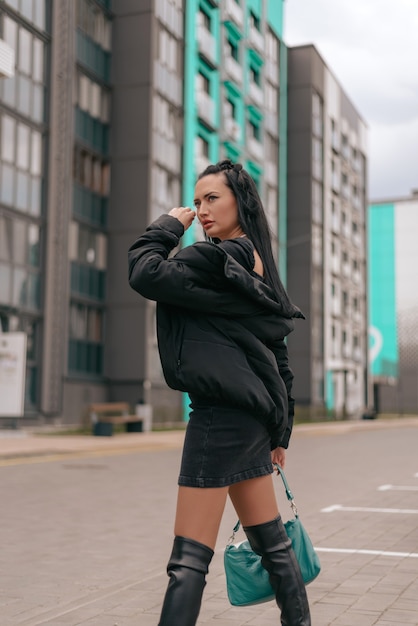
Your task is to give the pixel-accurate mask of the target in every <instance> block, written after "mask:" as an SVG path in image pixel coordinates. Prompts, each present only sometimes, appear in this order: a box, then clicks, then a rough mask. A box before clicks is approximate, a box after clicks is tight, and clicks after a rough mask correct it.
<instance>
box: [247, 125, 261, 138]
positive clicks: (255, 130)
mask: <svg viewBox="0 0 418 626" xmlns="http://www.w3.org/2000/svg"><path fill="white" fill-rule="evenodd" d="M248 134H249V136H250V137H253V138H254V139H256V140H257V141H261V125H260V124H257V123H256V122H255V121H253V120H249V121H248Z"/></svg>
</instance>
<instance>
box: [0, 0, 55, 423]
mask: <svg viewBox="0 0 418 626" xmlns="http://www.w3.org/2000/svg"><path fill="white" fill-rule="evenodd" d="M5 5H6V6H5V10H4V11H3V12H2V14H1V15H0V38H1V39H3V40H4V41H5V42H6V43H7V44H8V45H9V46H10V47H11V48H12V49H13V50H14V53H15V71H14V76H12V77H10V78H4V79H2V80H0V321H1V328H2V331H3V332H18V331H19V332H20V331H23V332H25V333H26V335H27V372H26V391H25V410H26V411H32V410H34V411H35V410H36V409H37V408H38V403H39V384H38V383H39V371H40V345H39V344H40V335H41V332H42V293H43V282H42V280H43V278H42V264H43V255H42V243H43V232H44V219H45V215H44V180H45V159H44V137H45V131H46V125H45V121H46V120H45V90H46V85H47V73H46V67H47V55H48V45H49V35H48V33H47V28H48V20H49V16H48V11H47V2H45V1H43V0H37V1H36V2H33V1H30V2H28V1H24V0H14V1H11V0H7V1H6V2H5Z"/></svg>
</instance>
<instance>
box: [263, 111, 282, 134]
mask: <svg viewBox="0 0 418 626" xmlns="http://www.w3.org/2000/svg"><path fill="white" fill-rule="evenodd" d="M264 128H265V129H266V131H267V132H269V133H270V135H273V137H278V135H279V121H278V114H277V113H271V112H269V111H267V113H266V116H265V118H264Z"/></svg>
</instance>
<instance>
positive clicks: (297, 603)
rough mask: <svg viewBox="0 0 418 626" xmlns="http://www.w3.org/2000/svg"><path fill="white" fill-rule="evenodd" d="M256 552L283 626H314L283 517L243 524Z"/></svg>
mask: <svg viewBox="0 0 418 626" xmlns="http://www.w3.org/2000/svg"><path fill="white" fill-rule="evenodd" d="M244 530H245V533H246V535H247V537H248V541H249V542H250V545H251V547H252V549H253V550H254V552H255V553H256V554H259V555H260V556H261V563H262V565H263V567H264V568H265V569H266V570H267V571H268V573H269V578H270V584H271V586H272V587H273V590H274V592H275V594H276V602H277V604H278V606H279V608H280V609H281V623H282V625H283V626H311V617H310V613H309V604H308V597H307V595H306V588H305V584H304V582H303V579H302V574H301V573H300V567H299V564H298V562H297V560H296V556H295V553H294V551H293V548H292V543H291V541H290V539H289V537H288V536H287V533H286V529H285V527H284V525H283V522H282V520H281V517H280V516H279V517H276V519H274V520H272V521H271V522H266V523H265V524H258V525H257V526H247V527H244Z"/></svg>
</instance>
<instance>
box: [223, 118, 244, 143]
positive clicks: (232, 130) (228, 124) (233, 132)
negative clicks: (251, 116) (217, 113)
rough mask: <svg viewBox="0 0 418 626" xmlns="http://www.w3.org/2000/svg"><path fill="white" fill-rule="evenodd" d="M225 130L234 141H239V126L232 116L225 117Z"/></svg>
mask: <svg viewBox="0 0 418 626" xmlns="http://www.w3.org/2000/svg"><path fill="white" fill-rule="evenodd" d="M224 127H225V132H226V134H227V135H229V137H231V139H232V140H233V141H235V142H237V143H238V142H239V141H241V135H242V133H241V126H240V125H239V124H238V122H237V121H236V120H234V119H233V118H232V117H227V118H226V119H225V122H224Z"/></svg>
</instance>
